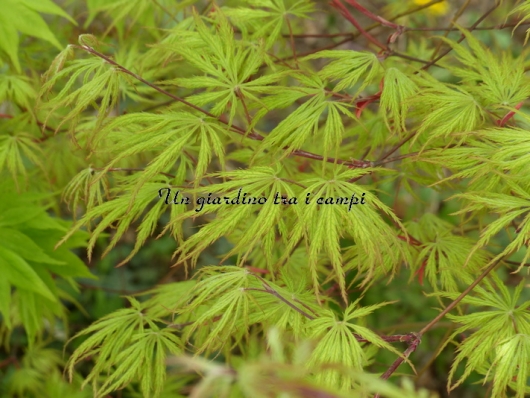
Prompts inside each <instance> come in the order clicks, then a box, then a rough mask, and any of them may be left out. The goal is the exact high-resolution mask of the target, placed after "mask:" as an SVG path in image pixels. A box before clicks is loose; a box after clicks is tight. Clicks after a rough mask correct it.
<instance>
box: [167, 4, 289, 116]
mask: <svg viewBox="0 0 530 398" xmlns="http://www.w3.org/2000/svg"><path fill="white" fill-rule="evenodd" d="M216 15H217V16H218V18H217V22H218V24H217V25H215V29H216V33H212V32H210V29H208V28H207V27H206V25H205V24H204V22H203V21H202V20H201V18H199V16H197V15H195V24H196V29H197V33H198V36H199V37H200V39H201V40H202V41H203V43H204V44H206V46H205V47H204V48H203V51H201V52H197V51H196V48H195V44H194V45H192V46H186V45H184V46H183V45H179V47H178V48H175V51H177V52H178V53H179V54H180V55H182V56H183V57H184V58H185V59H186V60H187V61H188V62H189V63H191V64H192V65H193V66H195V67H196V68H197V69H199V70H200V71H201V72H203V73H204V74H205V75H203V76H194V77H189V78H177V79H173V80H168V81H164V82H163V84H169V85H174V86H177V87H185V88H194V89H195V88H205V89H206V91H205V92H204V93H201V94H195V95H192V96H189V97H187V98H186V99H187V101H189V102H191V103H193V104H195V105H198V106H203V105H207V104H211V110H210V111H211V113H212V114H214V115H216V116H219V115H221V114H223V113H224V112H225V111H226V110H227V109H228V110H229V118H228V124H229V125H231V124H232V122H233V119H234V117H235V115H236V111H237V109H238V107H240V108H241V109H242V110H244V111H245V112H247V111H248V108H249V107H250V106H252V105H255V104H259V105H260V106H261V107H264V106H265V105H264V104H263V103H262V102H261V100H260V98H259V95H260V94H266V93H272V92H274V91H277V89H278V88H277V87H271V86H270V85H271V84H273V83H276V82H278V81H279V80H280V79H281V78H282V77H283V76H284V75H285V73H281V72H280V73H274V74H271V75H265V76H260V77H257V78H251V77H252V76H253V75H255V74H256V73H257V72H258V69H259V67H260V66H261V64H262V63H263V61H264V56H265V54H264V52H263V51H262V50H261V49H260V48H256V47H255V46H249V45H246V44H245V43H244V42H241V41H235V40H234V35H233V32H232V28H231V27H230V25H229V24H228V21H227V20H226V19H225V18H224V17H223V14H222V13H216Z"/></svg>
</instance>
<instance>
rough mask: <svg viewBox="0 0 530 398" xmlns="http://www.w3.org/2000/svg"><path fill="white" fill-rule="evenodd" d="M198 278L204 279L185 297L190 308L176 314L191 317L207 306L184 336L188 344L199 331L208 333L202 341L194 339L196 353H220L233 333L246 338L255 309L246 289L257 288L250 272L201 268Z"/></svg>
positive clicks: (233, 268) (223, 267)
mask: <svg viewBox="0 0 530 398" xmlns="http://www.w3.org/2000/svg"><path fill="white" fill-rule="evenodd" d="M200 275H201V278H203V279H201V280H200V282H199V283H197V285H196V286H195V288H194V289H193V290H192V291H189V292H188V294H187V297H188V300H189V301H190V303H189V305H187V306H185V307H184V308H183V309H181V310H179V311H178V312H179V313H180V314H188V313H194V311H196V309H197V308H198V307H200V306H203V305H205V304H207V309H206V310H205V311H203V312H202V313H201V314H200V315H199V316H198V317H197V319H194V322H193V324H192V325H191V326H189V327H187V328H186V329H185V332H184V336H183V338H184V339H185V340H189V339H190V338H191V336H192V335H193V334H194V332H195V331H196V330H197V329H198V328H200V329H203V330H205V329H206V328H207V329H208V331H209V333H208V334H207V335H205V336H204V339H201V338H200V337H199V336H194V337H195V344H196V345H197V347H196V352H197V353H201V352H203V351H209V352H211V351H212V350H218V349H221V348H222V347H223V346H224V345H225V344H226V343H229V342H231V340H232V338H234V335H235V334H236V329H238V331H239V332H240V333H238V334H239V335H245V334H248V327H249V316H250V314H251V313H253V312H254V311H256V310H257V308H256V305H255V304H254V302H253V300H252V299H251V297H250V296H251V292H250V291H248V290H247V289H248V288H249V287H254V288H257V287H259V286H260V284H259V282H258V281H257V279H256V278H255V277H254V276H252V274H251V273H250V272H248V271H247V270H245V269H243V268H239V267H234V266H222V267H205V268H201V274H200ZM236 339H237V337H236ZM236 342H237V341H236Z"/></svg>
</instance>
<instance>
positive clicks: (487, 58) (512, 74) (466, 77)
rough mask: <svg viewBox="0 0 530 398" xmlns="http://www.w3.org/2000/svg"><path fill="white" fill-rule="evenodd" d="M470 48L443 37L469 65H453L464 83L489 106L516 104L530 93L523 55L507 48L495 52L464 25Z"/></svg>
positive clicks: (452, 69) (464, 62)
mask: <svg viewBox="0 0 530 398" xmlns="http://www.w3.org/2000/svg"><path fill="white" fill-rule="evenodd" d="M461 32H462V34H464V35H465V37H466V43H467V44H468V45H469V47H470V49H469V50H468V49H466V48H464V46H463V45H462V44H458V43H456V42H454V41H452V40H449V39H446V38H443V40H444V41H446V42H447V43H448V44H449V45H450V46H451V47H452V48H453V50H454V51H455V53H456V54H457V57H458V60H459V61H460V62H461V63H462V64H464V65H465V67H464V68H462V67H450V68H449V69H450V70H451V71H452V72H453V73H454V74H455V75H456V76H458V77H460V78H462V84H464V85H465V86H466V89H467V90H468V91H469V92H470V93H473V95H474V96H476V97H477V98H481V100H482V102H483V104H484V105H486V106H493V107H494V108H493V109H495V107H500V106H504V107H506V106H515V105H516V104H518V103H519V102H521V101H524V100H525V99H527V98H528V96H530V85H529V79H528V78H527V77H526V76H525V68H524V62H523V59H522V58H520V57H513V55H512V54H509V53H507V52H503V53H501V54H498V53H496V54H494V53H492V52H491V51H490V50H489V49H488V48H486V46H485V45H484V44H482V43H480V42H479V41H478V40H477V39H476V38H475V37H474V36H473V35H472V34H471V33H470V32H469V31H467V30H465V29H461Z"/></svg>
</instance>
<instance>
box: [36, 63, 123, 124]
mask: <svg viewBox="0 0 530 398" xmlns="http://www.w3.org/2000/svg"><path fill="white" fill-rule="evenodd" d="M123 75H124V73H123V72H121V71H120V69H118V68H116V67H114V66H110V65H108V64H107V63H106V62H105V61H104V60H102V59H100V58H95V57H94V58H89V59H83V60H75V61H72V62H71V64H70V65H69V66H67V67H66V68H64V69H62V70H61V71H60V72H58V73H57V74H55V75H53V76H51V77H50V80H48V81H47V82H46V83H45V84H44V85H43V86H42V89H41V93H40V96H41V97H42V96H43V95H45V94H46V93H47V92H48V91H49V90H51V88H52V87H53V86H54V85H55V84H56V83H57V81H58V80H59V79H60V78H62V77H65V76H69V80H68V82H67V83H66V84H65V86H64V87H63V88H62V89H61V91H60V92H59V93H58V94H57V95H56V96H54V97H53V99H51V100H50V101H48V102H47V103H46V107H47V108H50V113H49V115H50V116H51V114H52V113H53V112H55V111H56V110H57V109H59V108H63V107H71V109H70V111H69V112H68V114H67V115H66V116H65V117H64V118H62V121H61V122H60V123H59V125H58V126H57V128H56V129H57V130H58V129H59V128H60V127H61V126H62V125H63V124H65V123H67V122H71V123H70V132H72V133H73V132H74V129H75V127H76V125H77V122H78V120H79V117H80V114H81V113H82V112H83V111H84V110H85V109H87V108H88V107H89V106H91V105H93V106H95V107H96V109H98V110H99V112H98V116H97V124H96V127H100V126H101V124H102V123H103V121H104V119H105V118H106V117H107V116H108V114H109V113H110V112H111V110H112V108H113V107H114V106H115V105H116V104H117V102H118V99H119V98H120V86H121V85H122V84H123V83H122V81H123V79H124V76H123ZM81 76H82V78H83V80H82V81H83V84H82V85H81V87H79V88H77V89H75V90H73V91H72V89H73V86H74V84H76V82H77V81H78V78H80V77H81ZM98 99H99V100H100V101H99V105H96V101H97V100H98Z"/></svg>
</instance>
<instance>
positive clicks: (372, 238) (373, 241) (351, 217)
mask: <svg viewBox="0 0 530 398" xmlns="http://www.w3.org/2000/svg"><path fill="white" fill-rule="evenodd" d="M369 171H370V169H364V170H359V169H357V170H347V171H342V170H341V169H340V168H338V167H337V168H334V170H333V172H332V173H331V175H329V176H326V175H324V176H322V177H315V178H308V179H307V180H303V181H301V183H302V184H304V185H305V186H307V188H306V189H305V190H304V192H302V193H301V194H300V196H299V197H300V202H301V203H305V200H306V199H308V200H309V204H307V205H306V204H302V205H298V206H303V207H304V209H303V211H300V212H298V214H297V220H296V221H295V226H294V228H293V230H292V232H291V236H290V239H289V245H288V247H287V250H286V253H289V252H290V251H291V250H292V249H293V248H294V247H295V245H296V244H297V243H298V241H299V240H300V239H303V240H304V242H305V244H306V247H307V250H308V260H309V263H308V266H309V269H310V270H311V275H312V280H313V286H314V288H315V291H318V288H319V286H320V283H319V280H318V275H317V270H316V264H317V261H318V256H319V254H320V253H321V252H325V253H326V254H327V256H328V258H329V261H330V262H331V265H332V267H333V272H334V273H335V276H336V278H337V282H338V283H339V286H340V289H341V293H342V295H343V297H345V294H346V293H345V291H346V286H345V276H344V269H343V266H342V256H341V248H340V244H339V242H340V239H341V238H346V237H349V238H351V239H353V240H354V241H355V244H356V245H357V246H359V247H360V248H361V250H362V251H363V252H364V253H365V256H366V257H365V260H364V261H366V262H368V263H369V264H373V265H374V266H375V264H379V263H380V261H381V260H382V253H384V252H386V253H391V252H392V251H391V250H390V248H391V247H392V248H394V249H395V248H399V247H400V246H399V245H398V244H397V240H398V239H397V236H396V233H395V232H394V231H393V230H392V228H390V226H389V225H388V224H387V223H385V221H384V220H383V219H382V218H381V216H380V215H379V214H378V211H382V212H383V213H384V214H385V215H387V216H388V217H390V218H392V219H393V220H394V222H395V223H396V224H397V225H400V226H401V228H403V229H404V227H403V226H402V225H401V223H400V221H399V219H398V218H397V217H396V216H395V215H394V214H393V213H392V211H391V210H390V209H389V208H388V207H387V206H385V205H384V204H383V203H382V202H381V201H380V200H379V199H378V198H377V197H376V196H375V195H374V194H372V193H370V192H369V191H364V190H363V189H362V186H360V185H358V184H355V183H353V182H349V181H350V180H351V179H353V178H355V177H360V176H362V175H364V174H366V173H368V172H369ZM361 202H364V204H362V203H361ZM393 254H394V256H395V257H396V258H400V257H401V256H402V254H401V253H400V252H397V251H395V250H394V251H393Z"/></svg>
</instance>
